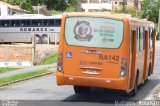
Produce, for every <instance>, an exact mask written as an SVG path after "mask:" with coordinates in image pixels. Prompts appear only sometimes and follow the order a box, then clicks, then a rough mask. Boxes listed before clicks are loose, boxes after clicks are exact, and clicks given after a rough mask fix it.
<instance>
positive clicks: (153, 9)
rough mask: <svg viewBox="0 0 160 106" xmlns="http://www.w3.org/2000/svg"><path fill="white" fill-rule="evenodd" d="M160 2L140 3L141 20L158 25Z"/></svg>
mask: <svg viewBox="0 0 160 106" xmlns="http://www.w3.org/2000/svg"><path fill="white" fill-rule="evenodd" d="M159 8H160V0H144V1H143V2H142V18H148V19H149V20H150V21H153V22H155V23H158V15H159Z"/></svg>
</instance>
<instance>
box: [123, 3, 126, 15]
mask: <svg viewBox="0 0 160 106" xmlns="http://www.w3.org/2000/svg"><path fill="white" fill-rule="evenodd" d="M123 13H126V0H123Z"/></svg>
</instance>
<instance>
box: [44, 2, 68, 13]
mask: <svg viewBox="0 0 160 106" xmlns="http://www.w3.org/2000/svg"><path fill="white" fill-rule="evenodd" d="M45 4H46V5H47V8H48V9H50V10H52V9H54V10H56V11H65V10H66V8H67V3H66V1H65V0H46V2H45Z"/></svg>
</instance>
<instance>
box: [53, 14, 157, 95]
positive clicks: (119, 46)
mask: <svg viewBox="0 0 160 106" xmlns="http://www.w3.org/2000/svg"><path fill="white" fill-rule="evenodd" d="M154 54H155V27H154V23H153V22H149V21H146V20H142V19H137V18H132V17H130V16H127V15H121V14H114V13H64V14H63V17H62V23H61V32H60V44H59V50H58V62H57V72H56V78H57V84H58V85H73V88H74V91H75V93H89V92H91V88H92V87H98V88H108V89H114V90H120V91H121V90H122V91H124V92H125V93H127V94H130V95H132V96H135V95H136V93H137V86H138V85H140V84H144V82H145V81H146V80H147V79H148V76H150V75H151V74H153V66H154Z"/></svg>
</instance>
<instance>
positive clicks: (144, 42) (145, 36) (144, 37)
mask: <svg viewBox="0 0 160 106" xmlns="http://www.w3.org/2000/svg"><path fill="white" fill-rule="evenodd" d="M145 37H146V35H145V28H144V27H143V50H144V49H145Z"/></svg>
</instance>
